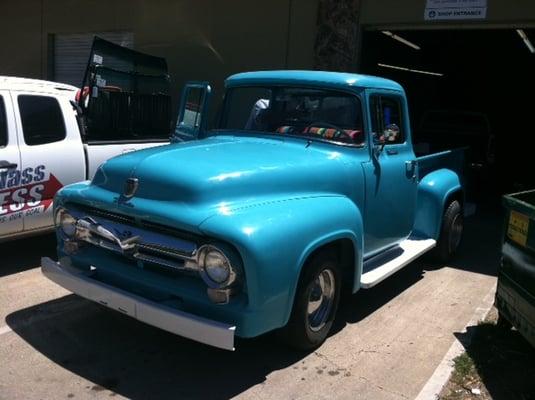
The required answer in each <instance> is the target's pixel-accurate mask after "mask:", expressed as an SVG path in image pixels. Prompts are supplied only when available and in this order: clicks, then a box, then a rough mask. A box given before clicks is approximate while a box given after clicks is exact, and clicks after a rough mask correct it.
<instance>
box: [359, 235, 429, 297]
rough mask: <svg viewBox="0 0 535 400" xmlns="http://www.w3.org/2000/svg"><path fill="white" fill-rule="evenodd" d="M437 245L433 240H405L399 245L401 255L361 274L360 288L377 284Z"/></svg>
mask: <svg viewBox="0 0 535 400" xmlns="http://www.w3.org/2000/svg"><path fill="white" fill-rule="evenodd" d="M436 244H437V242H436V240H434V239H422V240H415V239H407V240H404V241H403V242H401V243H400V244H399V248H400V249H401V251H402V253H401V254H400V255H399V256H397V257H396V258H393V259H391V260H389V261H387V262H386V263H384V264H383V265H380V266H378V267H376V268H374V269H372V270H371V271H368V272H366V273H364V274H362V276H361V278H360V287H362V288H364V289H368V288H371V287H373V286H375V285H377V284H378V283H379V282H381V281H383V280H384V279H386V278H388V277H389V276H390V275H392V274H394V273H395V272H397V271H399V270H400V269H401V268H403V267H405V266H406V265H407V264H410V263H411V262H412V261H414V260H415V259H417V258H418V257H420V256H421V255H422V254H424V253H426V252H428V251H429V250H431V249H432V248H433V247H435V246H436Z"/></svg>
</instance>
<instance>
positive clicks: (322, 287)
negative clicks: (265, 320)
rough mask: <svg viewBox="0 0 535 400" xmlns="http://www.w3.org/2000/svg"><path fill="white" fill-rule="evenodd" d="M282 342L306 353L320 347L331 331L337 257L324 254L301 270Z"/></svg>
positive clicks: (337, 291) (335, 305) (337, 285)
mask: <svg viewBox="0 0 535 400" xmlns="http://www.w3.org/2000/svg"><path fill="white" fill-rule="evenodd" d="M304 268H305V270H304V271H303V274H302V276H301V280H300V282H299V284H298V287H297V292H296V295H295V300H294V306H293V310H292V314H291V316H290V320H289V322H288V324H287V325H286V326H285V327H284V328H283V329H282V330H281V336H282V339H283V340H284V341H285V342H286V343H288V344H289V345H291V346H292V347H295V348H298V349H302V350H310V349H313V348H316V347H318V346H319V345H321V344H322V343H323V342H324V341H325V339H326V338H327V335H328V334H329V331H330V330H331V327H332V324H333V321H334V317H335V315H336V310H337V308H338V302H339V300H340V289H341V287H340V286H341V278H340V270H339V267H338V259H337V257H336V256H335V255H334V254H332V253H330V252H324V253H319V254H318V255H316V256H314V257H313V258H312V259H311V260H310V261H309V262H308V263H307V264H306V265H305V266H304Z"/></svg>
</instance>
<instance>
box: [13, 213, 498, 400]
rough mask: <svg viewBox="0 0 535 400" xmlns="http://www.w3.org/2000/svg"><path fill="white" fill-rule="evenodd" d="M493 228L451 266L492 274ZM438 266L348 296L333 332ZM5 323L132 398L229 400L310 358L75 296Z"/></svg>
mask: <svg viewBox="0 0 535 400" xmlns="http://www.w3.org/2000/svg"><path fill="white" fill-rule="evenodd" d="M495 223H496V218H494V221H487V220H486V219H485V218H484V221H483V222H481V218H478V219H473V220H472V222H470V221H469V222H468V227H467V235H466V238H465V239H466V240H465V242H464V244H463V248H464V249H469V250H470V251H468V252H466V253H464V251H465V250H461V252H460V254H461V255H460V256H459V258H458V260H457V261H456V264H455V265H454V267H458V268H463V269H466V270H471V271H474V272H477V273H485V274H491V275H492V274H494V273H495V268H496V265H497V260H495V259H494V258H495V257H496V255H497V254H498V251H499V249H494V248H491V247H492V246H496V245H497V243H499V230H495V229H488V227H487V226H486V224H488V225H492V224H495ZM480 224H483V227H482V228H481V227H478V226H479V225H480ZM472 225H474V226H473V227H472ZM19 257H22V259H25V258H24V257H26V256H25V255H19ZM28 257H29V256H28ZM30 262H33V260H30ZM13 265H15V264H13ZM435 268H438V267H430V266H429V263H428V262H426V261H425V260H424V261H419V262H415V263H413V264H411V265H410V266H408V267H407V268H404V269H403V270H401V271H400V272H398V273H397V274H396V275H395V277H394V278H390V279H387V280H386V281H384V282H383V283H382V284H380V285H379V286H377V287H375V288H373V289H371V290H361V291H360V292H358V293H357V294H356V295H354V296H351V297H350V298H349V299H348V300H347V301H346V302H345V303H344V304H343V306H342V307H341V308H340V310H339V313H338V316H337V320H336V321H335V325H334V329H333V334H334V333H336V332H338V331H340V330H341V329H343V328H344V327H345V325H346V324H352V323H356V322H358V321H360V320H362V319H364V318H366V317H367V316H369V315H370V314H373V313H374V312H375V311H376V310H377V309H378V308H380V307H382V306H384V305H385V304H387V303H388V302H389V301H390V300H391V299H392V298H394V297H396V296H397V295H399V294H400V293H402V292H403V291H405V290H407V289H408V288H410V287H411V286H412V285H414V284H415V283H416V282H418V281H419V280H420V279H422V278H423V276H424V274H425V272H426V270H430V269H435ZM6 322H7V323H8V325H9V326H10V327H11V328H12V329H13V331H15V332H16V333H17V334H18V335H19V336H20V337H22V338H23V339H24V340H25V341H26V342H27V343H29V344H30V345H31V346H33V347H34V348H35V349H36V350H37V351H39V352H41V353H42V354H43V355H45V356H46V357H48V358H49V359H51V360H52V361H53V362H55V363H57V364H58V365H60V366H61V367H63V368H66V369H68V370H70V371H72V372H73V373H75V374H77V375H80V376H82V377H84V378H85V379H87V380H89V381H90V382H92V384H91V385H89V386H87V387H86V389H87V390H88V391H101V390H103V389H104V388H105V389H109V390H111V391H113V392H116V393H118V394H120V395H123V396H125V397H128V398H133V399H139V398H152V399H156V398H169V397H174V398H182V397H185V398H211V399H217V398H229V397H232V396H235V395H238V394H240V393H242V392H243V391H245V390H247V389H248V388H250V387H251V386H253V385H256V384H262V383H263V382H264V381H265V380H266V376H267V375H269V374H270V373H271V372H273V371H275V370H279V369H283V368H286V367H288V366H290V365H293V364H296V363H297V362H299V361H301V360H302V359H303V358H304V357H306V355H307V353H303V352H295V351H292V350H290V349H288V348H287V347H284V346H282V345H281V344H280V343H279V342H278V341H277V340H276V338H275V335H273V334H269V335H265V336H262V337H259V338H256V339H253V340H238V343H237V345H236V347H237V349H238V350H237V351H236V352H227V351H224V350H218V349H214V348H211V347H208V346H204V345H201V344H197V343H195V342H192V341H189V340H186V339H183V338H180V337H177V336H175V335H172V334H169V333H167V332H164V331H161V330H159V329H156V328H152V327H150V326H147V325H144V324H142V323H139V322H137V321H135V320H133V319H131V318H128V317H126V316H123V315H121V314H119V313H116V312H113V311H109V310H106V309H104V308H102V307H100V306H98V305H96V304H93V303H91V302H88V301H86V300H83V299H81V298H79V297H77V296H74V295H71V296H66V297H63V298H60V299H56V300H53V301H50V302H47V303H43V304H39V305H36V306H33V307H30V308H27V309H24V310H20V311H17V312H15V313H12V314H10V315H9V316H8V317H7V318H6ZM294 368H297V367H296V366H294ZM60 395H65V396H68V395H69V394H68V393H65V394H58V396H60Z"/></svg>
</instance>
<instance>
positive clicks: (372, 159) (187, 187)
mask: <svg viewBox="0 0 535 400" xmlns="http://www.w3.org/2000/svg"><path fill="white" fill-rule="evenodd" d="M211 98H212V95H211V88H210V86H209V85H208V84H207V83H202V82H193V83H191V84H188V85H186V87H185V88H184V94H183V96H182V101H181V106H180V109H179V113H178V118H177V119H178V121H177V124H176V129H175V132H174V133H173V135H172V143H171V144H169V145H167V146H162V147H158V148H154V149H147V150H142V151H137V152H132V153H128V154H124V155H122V156H119V157H116V158H113V159H111V160H109V161H107V162H106V163H104V164H103V165H102V166H101V167H100V168H99V169H98V171H97V172H96V174H95V177H94V179H93V180H92V181H90V182H89V181H87V182H82V183H78V184H74V185H70V186H67V187H65V188H63V189H62V190H61V191H60V192H59V193H58V194H57V196H56V198H55V201H54V205H55V222H56V227H57V238H58V248H57V250H58V261H54V260H51V259H49V258H44V259H43V260H42V272H43V273H44V275H46V276H47V277H48V278H49V279H51V280H52V281H54V282H56V283H58V284H59V285H61V286H63V287H65V288H66V289H68V290H70V291H72V292H74V293H76V294H78V295H80V296H83V297H85V298H88V299H90V300H93V301H95V302H97V303H100V304H103V305H105V306H107V307H110V308H112V309H114V310H117V311H119V312H120V313H123V314H126V315H129V316H131V317H133V318H136V319H138V320H140V321H143V322H145V323H147V324H150V325H153V326H156V327H159V328H161V329H165V330H167V331H170V332H173V333H175V334H178V335H181V336H184V337H187V338H190V339H193V340H196V341H198V342H202V343H206V344H209V345H212V346H216V347H220V348H223V349H228V350H233V349H234V342H235V337H236V336H239V337H246V338H250V337H255V336H258V335H261V334H263V333H265V332H268V331H273V330H277V331H278V332H279V333H280V336H281V337H282V338H283V339H284V340H285V341H286V342H288V343H289V344H291V345H293V346H295V347H299V348H303V349H312V348H315V347H317V346H319V345H320V344H321V343H322V342H323V341H324V340H325V339H326V337H327V335H328V333H329V330H330V329H331V326H332V323H333V319H334V317H335V314H336V310H337V307H338V303H339V300H340V298H341V297H342V298H343V296H341V294H342V293H349V294H350V293H355V292H357V291H358V290H360V289H363V288H364V289H367V288H371V287H373V286H375V285H376V284H378V283H379V282H381V281H382V280H384V279H386V278H388V277H389V276H391V275H392V274H394V273H395V272H396V271H398V270H399V269H401V268H402V267H404V266H406V265H407V264H409V263H410V262H411V261H413V260H414V259H416V258H417V257H420V256H422V255H423V254H425V253H426V252H428V251H431V250H432V251H433V252H434V253H435V256H436V257H437V258H439V259H441V260H446V259H447V258H449V257H450V256H452V255H453V253H454V252H455V251H456V249H457V247H458V245H459V242H460V240H461V236H462V231H463V202H464V194H463V184H462V173H461V171H462V168H463V152H462V151H457V150H456V151H443V152H441V153H437V154H430V155H423V156H421V157H419V158H417V157H416V156H415V155H414V151H413V147H412V143H411V129H410V124H409V117H408V110H407V100H406V97H405V93H404V90H403V88H402V87H401V86H400V85H399V84H397V83H395V82H393V81H391V80H387V79H382V78H377V77H372V76H364V75H356V74H346V73H334V72H317V71H262V72H250V73H241V74H237V75H233V76H231V77H229V78H228V79H227V80H226V82H225V94H224V98H223V102H222V105H221V108H220V109H219V111H218V112H217V113H211V110H210V101H211ZM209 115H217V117H215V118H210V119H212V120H213V122H212V121H208V116H209Z"/></svg>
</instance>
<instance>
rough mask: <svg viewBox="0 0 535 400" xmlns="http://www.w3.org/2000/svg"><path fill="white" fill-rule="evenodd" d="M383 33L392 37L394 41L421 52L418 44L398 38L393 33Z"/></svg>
mask: <svg viewBox="0 0 535 400" xmlns="http://www.w3.org/2000/svg"><path fill="white" fill-rule="evenodd" d="M381 32H383V33H384V34H385V35H386V36H390V37H391V38H392V39H394V40H397V41H398V42H401V43H403V44H404V45H406V46H409V47H412V48H413V49H415V50H420V46H418V45H416V44H414V43H412V42H409V41H408V40H407V39H403V38H402V37H401V36H398V35H396V34H395V33H392V32H390V31H381Z"/></svg>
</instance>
